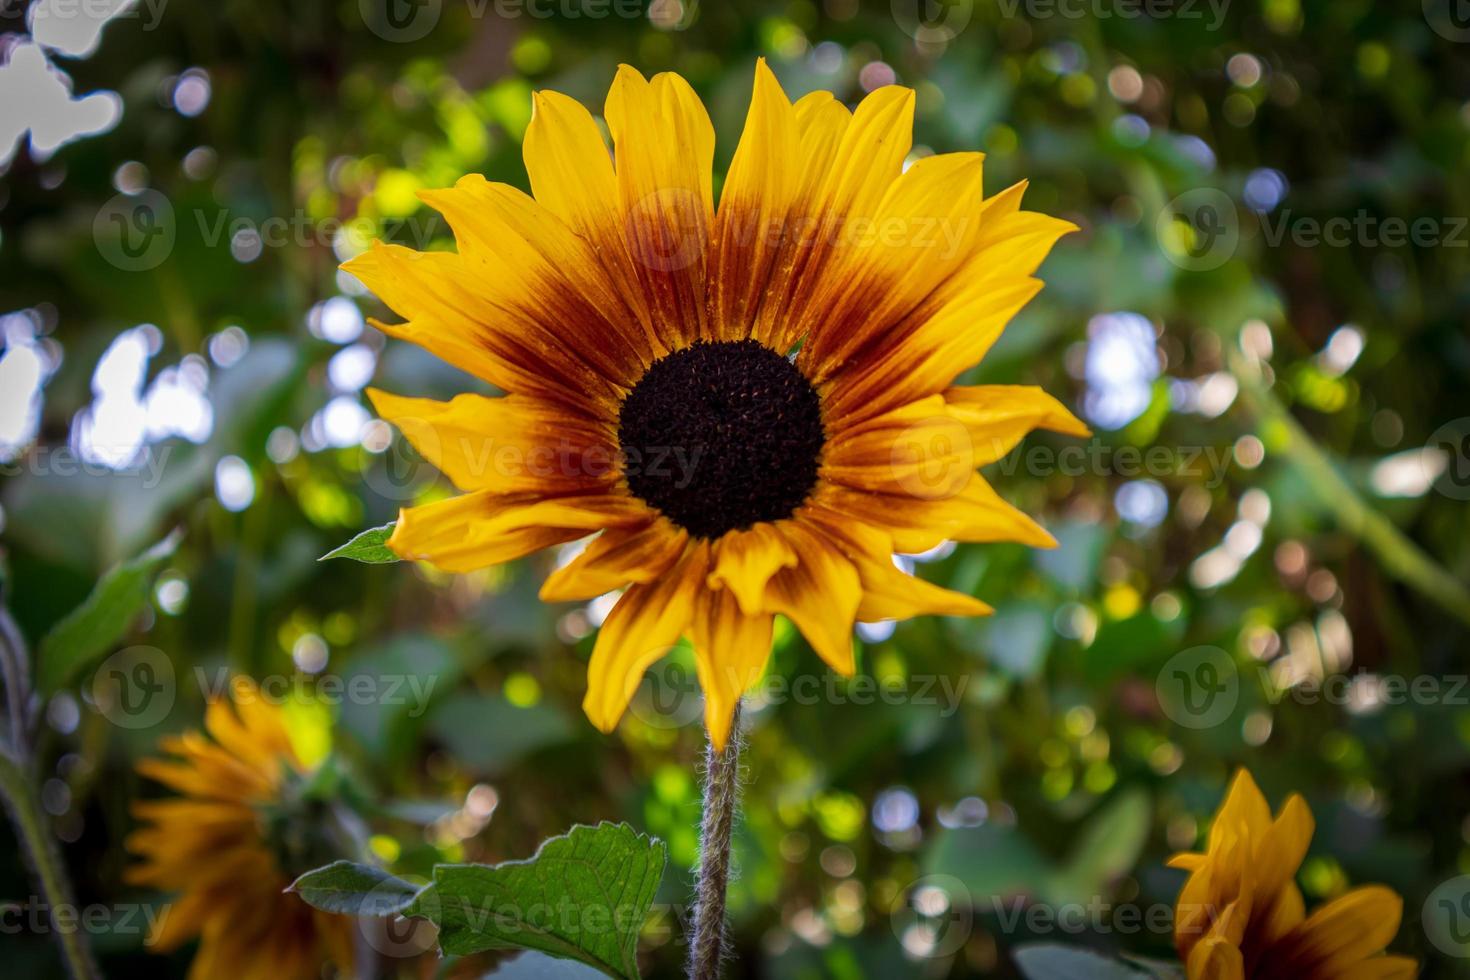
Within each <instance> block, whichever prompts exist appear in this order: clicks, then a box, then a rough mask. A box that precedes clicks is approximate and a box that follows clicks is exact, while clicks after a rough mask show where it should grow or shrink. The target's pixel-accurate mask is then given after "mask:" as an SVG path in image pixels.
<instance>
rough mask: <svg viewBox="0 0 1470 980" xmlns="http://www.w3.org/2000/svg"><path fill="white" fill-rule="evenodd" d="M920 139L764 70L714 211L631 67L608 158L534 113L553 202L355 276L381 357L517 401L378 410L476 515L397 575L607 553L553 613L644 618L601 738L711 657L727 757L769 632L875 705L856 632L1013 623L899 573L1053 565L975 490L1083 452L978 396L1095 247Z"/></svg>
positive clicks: (1028, 530) (630, 641) (378, 262)
mask: <svg viewBox="0 0 1470 980" xmlns="http://www.w3.org/2000/svg"><path fill="white" fill-rule="evenodd" d="M913 110H914V93H913V92H912V91H910V90H908V89H905V88H900V87H897V86H888V87H885V88H880V89H877V90H876V91H874V92H872V93H871V94H870V95H868V96H867V97H866V98H865V99H864V100H863V101H862V103H861V104H860V105H858V107H857V108H856V110H853V111H849V110H848V109H847V108H846V107H845V106H844V105H843V104H842V103H840V102H838V101H837V100H836V99H835V98H833V97H832V95H831V94H830V93H827V92H815V93H812V94H810V95H807V96H805V97H804V98H802V99H800V100H798V101H797V102H796V103H795V104H792V103H791V102H790V101H789V100H788V99H787V97H786V95H785V94H784V93H783V92H782V90H781V86H780V85H779V84H778V83H777V81H776V78H775V76H774V75H773V74H772V73H771V71H770V69H769V68H767V67H766V65H765V63H764V62H760V63H758V64H757V66H756V72H755V88H754V94H753V96H752V100H751V105H750V110H749V114H748V116H747V118H746V123H745V132H744V135H743V136H742V137H741V139H740V143H739V146H738V147H737V149H736V151H735V155H734V158H733V160H732V162H731V164H730V169H729V172H728V175H727V177H726V179H725V181H724V184H723V189H722V191H721V193H720V202H719V208H718V210H716V208H715V206H714V203H713V194H712V189H711V165H712V161H713V155H714V143H715V140H714V130H713V128H712V127H711V125H710V121H709V117H708V116H707V115H706V113H705V110H704V107H703V105H701V104H700V101H699V99H698V97H697V96H696V95H695V94H694V92H693V90H692V89H691V88H690V87H689V85H688V83H687V82H685V81H684V80H683V79H682V78H680V77H679V76H677V75H673V74H663V75H658V76H656V77H655V78H653V79H652V80H651V81H649V80H646V79H645V78H644V77H643V76H642V75H640V74H639V73H638V72H637V71H634V70H633V69H632V68H628V67H626V66H624V67H622V68H621V69H620V70H619V71H618V73H617V77H616V78H615V79H614V81H613V84H612V89H611V91H610V93H609V94H608V97H607V104H606V106H605V109H604V117H605V119H606V121H607V126H608V129H609V130H610V131H611V135H612V143H613V148H612V153H611V155H609V152H608V147H607V145H606V144H605V143H604V141H603V136H602V132H601V130H600V129H599V126H598V123H597V121H596V120H595V119H594V118H593V117H592V115H591V113H589V112H588V111H587V110H586V109H584V108H583V107H582V106H581V105H579V104H578V103H577V102H575V101H573V100H571V99H569V98H566V97H565V96H562V95H558V94H556V93H553V92H541V93H538V94H537V95H536V97H535V107H534V114H533V118H532V120H531V124H530V128H529V129H528V130H527V132H526V138H525V163H526V170H527V172H528V173H529V176H530V183H531V188H532V190H533V192H534V194H535V197H534V199H533V198H532V197H529V196H527V195H526V194H524V193H522V192H520V191H518V190H516V189H515V188H513V187H510V186H508V185H505V184H495V183H489V182H487V181H486V180H484V179H483V178H482V177H478V176H469V177H465V178H463V179H462V180H460V181H459V182H458V183H457V184H456V185H455V187H454V188H453V189H452V190H436V191H429V192H425V193H424V194H423V195H422V197H423V199H424V200H425V201H426V202H428V203H429V204H430V205H432V206H433V207H434V208H436V209H437V210H439V211H440V212H442V213H443V214H444V216H445V217H446V218H447V219H448V220H449V223H450V224H451V225H452V226H453V228H454V232H455V237H456V240H457V243H458V252H457V253H450V252H429V253H421V252H415V251H412V250H410V249H406V248H401V247H397V246H393V245H383V244H375V245H374V247H373V248H372V249H370V250H369V251H368V252H366V253H364V254H363V255H361V256H359V257H358V258H356V259H354V260H352V261H350V262H348V263H347V264H346V266H345V268H346V269H347V270H348V271H350V272H351V273H353V274H354V275H356V276H357V277H358V278H359V279H360V280H361V281H362V282H363V283H364V284H366V285H367V286H368V287H369V288H371V289H372V290H373V291H374V292H375V293H376V294H377V295H378V296H379V297H380V298H381V299H382V300H383V301H384V302H385V303H386V304H387V305H388V306H390V307H392V308H393V309H394V310H395V311H397V312H398V313H399V314H400V315H402V316H404V317H405V318H407V322H406V323H401V324H398V325H387V324H379V326H380V327H381V329H383V330H384V331H386V332H387V333H388V334H390V335H392V336H394V337H398V338H402V339H405V340H410V341H413V342H414V343H417V344H419V345H421V346H423V347H424V348H426V349H427V350H429V351H431V352H433V353H434V354H437V355H438V356H440V357H442V358H444V359H445V360H447V361H450V362H452V363H454V364H456V365H458V366H459V367H461V368H464V369H465V370H467V371H469V372H471V373H472V374H474V375H477V376H478V377H480V378H482V379H484V380H485V381H488V382H490V383H491V384H493V385H495V386H497V387H498V388H500V389H502V390H503V391H505V392H508V394H507V395H506V396H505V397H497V398H486V397H481V396H479V395H474V394H463V395H460V396H458V397H457V398H455V399H454V400H452V401H450V402H447V403H446V402H435V401H428V400H425V399H417V398H403V397H399V396H397V395H390V394H385V393H383V392H380V391H373V392H370V395H371V397H372V400H373V404H374V405H375V407H376V408H377V410H378V412H379V413H380V414H381V415H382V416H383V417H384V418H386V419H388V420H389V421H392V422H393V423H394V424H395V425H397V426H398V427H399V429H400V430H401V431H402V432H403V434H404V435H405V436H406V437H407V439H408V440H409V441H410V442H411V443H413V444H414V445H415V446H416V447H417V449H418V450H419V451H420V452H421V453H422V454H423V455H424V456H425V458H427V459H428V460H429V461H430V462H431V463H433V464H434V465H436V466H437V467H438V468H439V469H440V470H442V471H443V472H444V473H445V474H446V475H447V476H448V477H449V479H450V480H451V481H453V483H454V484H455V485H456V486H457V487H458V488H459V489H460V490H462V491H464V493H463V495H461V496H458V497H454V498H451V499H448V500H444V501H441V502H437V503H430V504H427V505H425V506H420V507H414V508H411V509H406V510H404V511H402V513H401V514H400V516H399V519H398V523H397V527H396V529H395V530H394V532H393V535H392V537H391V539H390V540H389V542H388V546H389V547H390V548H391V549H392V550H393V551H394V552H396V553H397V554H398V555H399V556H401V557H404V558H411V559H422V560H426V561H429V562H431V563H433V564H434V565H437V566H438V567H440V568H442V569H445V570H448V571H454V572H458V571H469V570H473V569H477V568H482V567H485V566H488V565H492V564H496V563H499V562H504V561H508V560H510V559H514V558H518V557H521V556H523V555H526V554H529V553H531V552H533V551H537V550H539V549H542V548H546V547H548V546H552V545H559V544H565V543H568V542H572V541H575V540H577V539H580V538H584V537H586V536H588V535H590V534H593V533H595V532H600V534H598V536H597V537H596V538H595V539H593V540H592V541H591V543H590V544H588V545H587V546H586V548H585V549H584V550H583V551H582V552H581V553H580V554H579V555H578V556H577V557H576V558H575V559H573V560H572V561H571V562H570V564H567V565H566V566H564V567H562V568H560V569H559V570H558V571H556V572H555V573H554V574H553V575H551V577H550V578H549V580H548V581H547V582H546V584H545V587H544V588H543V589H542V592H541V595H542V598H543V599H546V600H548V601H581V600H587V599H592V598H595V597H597V596H600V595H603V594H605V593H608V592H611V591H614V590H618V589H625V590H626V591H624V592H623V594H622V597H621V599H620V600H619V601H618V603H617V605H616V607H615V608H614V609H613V610H612V612H611V614H610V615H609V616H608V617H607V620H606V622H605V624H604V625H603V627H602V629H601V632H600V633H599V635H598V637H597V641H596V645H595V648H594V650H593V653H592V660H591V663H590V666H589V677H588V690H587V696H586V700H585V702H584V707H585V709H586V711H587V714H588V716H589V717H590V718H591V720H592V722H593V723H594V724H595V725H597V726H598V727H599V728H600V729H602V730H603V731H611V730H612V729H613V727H614V726H615V725H616V724H617V722H618V719H619V718H620V717H621V715H622V713H623V711H624V710H625V709H626V707H627V705H628V702H629V700H630V698H631V697H632V695H633V692H634V690H635V689H636V687H637V685H638V682H639V679H640V678H641V676H642V674H643V672H644V671H645V670H646V669H647V668H648V667H649V666H650V665H651V664H652V663H653V662H654V661H655V660H657V659H658V658H659V657H660V656H662V655H663V654H664V653H665V652H666V651H667V650H668V649H669V648H670V647H671V646H672V645H673V644H675V643H676V642H678V640H679V639H680V638H681V636H686V635H687V636H688V637H689V639H690V640H691V641H692V643H693V646H694V652H695V658H696V667H697V671H698V675H699V680H700V685H701V687H702V688H703V690H704V694H705V699H706V709H705V710H706V717H705V721H706V726H707V728H708V730H709V733H710V736H711V739H712V741H713V742H714V744H715V745H716V746H719V747H722V746H723V745H724V742H725V740H726V737H727V734H728V731H729V727H730V719H731V715H732V713H733V711H734V707H735V704H736V702H737V700H738V699H739V697H740V695H741V694H742V692H743V691H744V690H745V689H746V688H747V687H749V686H750V685H751V684H753V683H754V682H755V681H756V680H757V679H758V678H759V677H760V674H761V672H762V670H763V668H764V665H765V663H766V659H767V657H768V655H769V650H770V645H771V629H772V617H773V616H775V615H783V616H786V617H787V618H788V619H790V620H791V621H792V622H793V623H794V624H795V625H796V626H797V627H798V628H799V629H800V630H801V632H802V633H803V634H805V636H806V638H807V640H808V641H809V642H810V643H811V645H812V647H813V648H814V649H815V650H816V652H817V653H818V654H819V655H820V656H821V657H822V659H823V660H825V661H826V663H827V664H829V665H830V666H831V667H832V668H833V669H835V670H837V671H839V672H841V673H843V674H851V673H852V672H853V670H854V662H853V650H852V638H851V637H852V629H853V625H854V622H855V621H857V620H859V619H861V620H882V619H905V618H908V617H911V616H916V615H922V614H943V615H964V616H970V615H979V614H983V613H986V612H988V611H989V607H987V606H986V605H985V604H984V603H982V602H980V601H979V600H977V599H974V598H972V597H970V596H968V595H962V594H960V593H957V592H952V591H948V590H946V589H942V588H939V587H937V586H935V585H931V584H929V583H927V582H925V581H923V580H922V579H919V578H916V577H914V576H911V575H906V574H904V573H902V572H901V571H899V570H898V569H897V568H895V566H894V562H893V560H892V559H893V555H894V553H895V551H898V552H920V551H924V550H927V549H929V548H932V547H934V546H935V545H937V544H939V543H940V542H942V541H944V540H945V539H955V540H960V541H1019V542H1023V543H1026V544H1030V545H1034V546H1038V547H1050V546H1054V544H1055V541H1054V540H1053V539H1052V537H1051V536H1050V535H1049V534H1047V532H1046V531H1044V530H1043V529H1042V528H1041V527H1039V526H1038V525H1037V524H1036V523H1035V522H1034V521H1032V520H1031V519H1030V518H1029V517H1027V516H1026V515H1024V514H1022V513H1021V512H1019V511H1017V510H1016V509H1015V508H1013V507H1012V506H1011V505H1009V504H1008V503H1006V502H1005V501H1003V500H1002V499H1001V498H1000V497H999V496H998V495H997V494H996V493H995V491H994V490H992V489H991V487H990V485H989V484H988V483H987V482H986V481H985V480H983V479H982V478H981V477H980V476H979V475H978V474H977V473H976V472H975V471H976V468H977V467H978V466H980V465H983V464H985V463H989V462H993V461H994V460H996V459H999V458H1000V457H1001V456H1003V455H1005V454H1006V453H1007V452H1009V451H1010V450H1011V449H1012V448H1013V447H1014V446H1015V445H1016V444H1017V443H1018V442H1019V441H1020V439H1021V438H1022V437H1023V436H1024V435H1025V434H1026V433H1027V432H1029V431H1031V430H1032V429H1034V428H1037V427H1041V428H1047V429H1053V430H1056V431H1059V432H1065V433H1071V434H1076V435H1085V434H1086V432H1087V430H1086V428H1085V427H1084V426H1082V424H1081V423H1079V422H1078V421H1077V420H1076V419H1075V418H1073V416H1072V415H1071V413H1069V412H1068V411H1067V410H1066V409H1065V408H1063V407H1062V405H1061V404H1060V403H1058V402H1057V401H1056V400H1055V399H1054V398H1052V397H1051V396H1050V395H1048V394H1046V393H1045V392H1043V391H1042V390H1040V389H1039V388H1032V387H1021V386H985V387H955V386H954V381H955V379H956V378H957V377H958V375H959V374H960V373H961V372H963V371H964V370H966V369H967V368H969V367H971V366H972V365H974V364H975V363H976V362H977V361H979V360H980V358H981V357H982V356H983V355H984V354H985V352H986V351H987V350H989V348H990V346H991V345H992V344H993V343H994V342H995V340H996V338H997V337H998V336H999V335H1000V333H1001V330H1002V329H1003V328H1004V327H1005V325H1006V323H1007V322H1008V321H1009V320H1010V319H1011V317H1012V316H1014V315H1015V313H1016V312H1017V311H1018V310H1020V309H1021V307H1022V306H1024V305H1025V304H1026V302H1027V301H1028V300H1030V299H1031V297H1032V296H1034V295H1035V294H1036V292H1037V291H1038V290H1039V289H1040V288H1041V282H1040V281H1039V280H1037V279H1036V278H1034V277H1033V273H1034V272H1035V271H1036V269H1037V267H1038V266H1039V265H1040V264H1041V262H1042V260H1043V259H1044V258H1045V257H1046V255H1047V253H1048V251H1049V250H1050V249H1051V247H1052V245H1053V244H1054V243H1055V242H1056V240H1057V239H1058V238H1060V237H1061V236H1062V235H1064V234H1066V233H1067V232H1069V231H1072V230H1075V229H1074V226H1073V225H1071V224H1069V223H1068V222H1066V221H1061V220H1058V219H1056V218H1051V217H1047V216H1046V215H1043V214H1035V213H1031V212H1027V211H1023V210H1021V208H1020V203H1021V194H1022V192H1023V191H1024V189H1025V183H1024V182H1022V183H1019V184H1016V185H1014V186H1012V187H1010V188H1008V189H1006V190H1004V191H1002V192H1001V193H999V194H997V195H995V196H993V197H989V198H987V197H985V196H984V195H983V193H982V190H981V174H982V166H981V161H982V154H979V153H947V154H940V155H937V156H926V157H922V158H920V159H917V160H913V161H910V160H909V152H910V149H911V139H912V134H911V130H912V122H913Z"/></svg>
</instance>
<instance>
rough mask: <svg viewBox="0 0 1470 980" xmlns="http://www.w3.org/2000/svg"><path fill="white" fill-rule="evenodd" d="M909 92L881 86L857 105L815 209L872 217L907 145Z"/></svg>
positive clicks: (911, 96) (900, 164)
mask: <svg viewBox="0 0 1470 980" xmlns="http://www.w3.org/2000/svg"><path fill="white" fill-rule="evenodd" d="M913 131H914V93H913V90H912V89H907V88H902V87H900V86H897V85H885V86H884V87H882V88H879V89H876V90H874V91H873V92H872V93H870V94H869V95H868V96H867V97H866V98H864V99H863V101H862V102H861V103H860V104H859V105H858V107H857V111H855V112H854V113H853V114H852V120H851V122H849V123H848V125H847V127H846V128H845V129H844V130H843V133H842V139H841V140H840V141H839V143H838V146H837V149H836V151H835V152H834V153H833V164H834V165H833V167H832V169H831V170H830V171H828V172H827V173H826V174H825V175H824V179H823V180H822V182H821V184H820V185H818V188H817V190H816V206H815V210H817V211H820V212H822V213H825V214H831V215H834V216H838V217H840V218H844V219H845V218H853V217H859V218H861V217H866V218H872V217H873V216H874V215H875V214H876V213H877V210H878V202H879V201H880V200H881V199H882V198H883V195H884V194H885V193H887V191H888V186H889V185H890V184H892V183H893V182H894V181H895V180H897V179H898V177H899V174H900V173H902V171H903V161H904V158H905V157H907V156H908V152H909V149H910V148H911V147H912V146H913Z"/></svg>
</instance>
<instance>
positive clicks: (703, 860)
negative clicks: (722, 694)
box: [689, 701, 740, 980]
mask: <svg viewBox="0 0 1470 980" xmlns="http://www.w3.org/2000/svg"><path fill="white" fill-rule="evenodd" d="M739 805H740V702H738V701H737V702H736V703H735V715H734V717H733V718H731V719H730V738H729V741H728V743H727V744H726V745H725V750H724V751H723V752H721V751H720V750H719V749H717V748H715V745H714V742H710V743H709V747H708V749H707V750H706V753H705V775H704V819H703V823H702V825H701V827H700V838H699V872H698V876H697V878H696V879H695V883H694V923H693V929H692V933H693V938H692V939H691V941H690V943H689V980H718V977H719V975H720V962H721V961H722V960H723V959H724V957H725V953H726V938H725V890H726V887H727V885H728V884H729V881H730V834H731V831H732V830H733V829H734V827H735V811H736V809H737V808H738V807H739Z"/></svg>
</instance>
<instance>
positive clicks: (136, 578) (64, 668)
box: [36, 531, 183, 694]
mask: <svg viewBox="0 0 1470 980" xmlns="http://www.w3.org/2000/svg"><path fill="white" fill-rule="evenodd" d="M182 536H183V535H182V533H181V532H180V531H174V532H173V533H172V534H170V535H169V536H168V537H166V538H164V539H163V540H162V541H160V542H158V544H156V545H154V546H153V547H151V548H149V549H148V550H147V551H145V552H143V553H142V554H141V555H139V556H138V557H136V558H134V559H132V560H130V561H126V562H123V563H122V564H121V565H119V566H117V567H116V568H114V569H112V570H111V571H110V572H108V573H107V574H106V575H104V576H102V578H101V580H100V581H98V583H97V585H96V586H95V587H94V588H93V589H92V592H91V594H90V595H88V596H87V598H86V599H85V600H83V602H82V604H81V605H80V606H78V607H77V608H76V609H73V610H72V611H71V612H70V613H68V614H67V616H66V617H65V618H64V619H62V621H61V622H59V623H57V624H56V625H55V626H53V627H52V628H51V632H49V633H47V634H46V637H45V639H43V640H42V641H41V648H40V654H39V656H38V657H37V669H36V674H37V677H36V683H37V686H38V687H39V688H40V690H41V691H42V693H45V694H50V693H52V692H53V691H56V690H57V689H59V688H61V687H63V686H64V685H66V683H67V682H68V681H70V680H71V679H72V678H73V677H75V676H76V675H77V674H78V673H79V672H80V671H81V670H82V668H83V667H85V666H86V665H87V663H88V662H89V661H91V660H92V659H93V658H95V657H98V656H100V655H101V654H103V653H106V652H107V651H108V650H109V649H110V648H111V647H112V645H113V644H114V643H116V642H117V641H118V640H119V639H121V638H122V636H123V634H124V633H126V632H127V629H128V627H129V626H130V625H132V622H133V619H134V617H136V616H137V615H138V613H139V612H141V611H142V610H143V607H144V606H145V605H147V603H148V595H149V591H150V589H151V588H152V585H153V577H154V576H155V575H156V574H158V570H159V568H160V567H162V565H163V563H164V562H166V561H168V559H169V558H170V557H171V556H172V555H173V553H174V551H175V549H177V548H178V546H179V540H180V538H181V537H182Z"/></svg>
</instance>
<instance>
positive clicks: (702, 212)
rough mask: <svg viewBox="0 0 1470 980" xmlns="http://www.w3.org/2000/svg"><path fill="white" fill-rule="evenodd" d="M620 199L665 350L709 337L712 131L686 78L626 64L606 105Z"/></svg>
mask: <svg viewBox="0 0 1470 980" xmlns="http://www.w3.org/2000/svg"><path fill="white" fill-rule="evenodd" d="M605 114H606V116H607V124H608V128H609V129H610V130H611V131H612V136H613V151H614V155H615V158H616V171H617V180H618V204H619V210H620V211H621V214H622V219H623V229H624V235H625V238H626V240H627V242H628V250H629V252H630V253H631V254H632V256H633V263H634V271H635V273H636V275H637V276H638V280H639V282H640V283H641V284H642V287H643V294H644V297H645V300H646V304H647V307H648V310H649V313H650V314H651V315H652V317H653V324H654V330H655V331H656V332H657V333H658V335H659V336H660V337H661V338H662V339H663V342H664V345H665V346H666V347H668V348H669V349H673V348H675V347H680V346H683V345H684V344H685V343H687V342H690V341H693V340H694V339H696V338H698V337H704V336H709V334H708V332H707V330H706V327H705V318H706V310H705V277H706V263H707V260H708V255H707V252H708V249H709V235H710V226H711V224H712V222H713V204H712V190H711V181H712V174H711V167H712V165H713V160H714V149H715V134H714V127H713V126H711V125H710V121H709V116H708V115H707V114H706V113H705V111H704V106H703V105H702V104H701V103H700V101H699V97H698V96H697V95H695V94H694V90H693V89H691V88H690V87H689V83H688V82H686V81H684V79H682V78H680V77H679V76H677V75H673V74H669V73H665V74H662V75H657V76H655V77H654V79H653V81H652V82H649V81H646V80H645V79H644V78H643V76H642V75H640V74H639V73H638V72H637V71H635V70H633V69H632V68H630V67H628V66H627V65H623V66H621V67H619V69H618V74H617V77H616V78H614V79H613V84H612V88H611V90H610V91H609V92H608V95H607V106H606V110H605Z"/></svg>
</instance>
